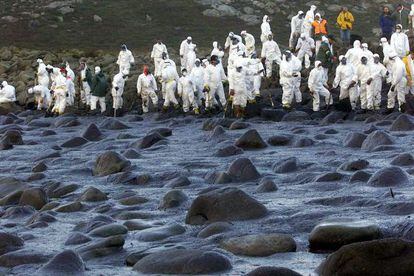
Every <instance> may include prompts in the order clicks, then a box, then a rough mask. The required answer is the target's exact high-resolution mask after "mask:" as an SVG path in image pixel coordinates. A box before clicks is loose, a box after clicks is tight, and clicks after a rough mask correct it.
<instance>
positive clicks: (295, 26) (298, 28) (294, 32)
mask: <svg viewBox="0 0 414 276" xmlns="http://www.w3.org/2000/svg"><path fill="white" fill-rule="evenodd" d="M304 20H305V14H304V13H303V11H299V12H298V14H297V15H295V16H293V17H292V19H291V21H290V38H289V48H290V49H292V50H294V49H295V48H296V44H297V42H298V39H299V37H300V35H301V33H302V25H303V21H304Z"/></svg>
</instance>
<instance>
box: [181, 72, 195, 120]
mask: <svg viewBox="0 0 414 276" xmlns="http://www.w3.org/2000/svg"><path fill="white" fill-rule="evenodd" d="M181 74H182V76H181V78H180V79H179V80H178V88H177V94H178V96H180V97H181V100H182V101H183V111H184V113H187V112H189V111H190V107H192V108H193V111H194V113H195V114H200V111H199V109H198V105H197V101H196V99H195V96H194V91H195V89H196V87H195V84H194V83H193V81H192V79H191V78H190V77H189V76H188V74H187V70H186V69H183V70H182V71H181Z"/></svg>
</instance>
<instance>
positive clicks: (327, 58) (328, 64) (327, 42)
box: [315, 35, 336, 82]
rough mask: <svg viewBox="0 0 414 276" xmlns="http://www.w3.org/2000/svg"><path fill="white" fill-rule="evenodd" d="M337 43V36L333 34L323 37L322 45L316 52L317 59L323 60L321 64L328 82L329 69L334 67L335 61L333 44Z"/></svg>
mask: <svg viewBox="0 0 414 276" xmlns="http://www.w3.org/2000/svg"><path fill="white" fill-rule="evenodd" d="M334 43H335V37H334V36H333V35H328V36H327V37H325V36H324V37H322V43H321V47H320V48H319V51H318V52H317V53H316V59H315V60H318V61H320V62H321V66H322V67H323V70H324V76H325V78H326V82H328V78H329V71H330V70H332V69H333V65H334V63H335V59H336V57H335V55H334V50H333V45H334Z"/></svg>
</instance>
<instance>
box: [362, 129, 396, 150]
mask: <svg viewBox="0 0 414 276" xmlns="http://www.w3.org/2000/svg"><path fill="white" fill-rule="evenodd" d="M392 144H394V142H393V139H392V138H391V136H390V135H389V134H387V133H385V132H384V131H382V130H377V131H374V132H373V133H371V134H370V135H368V137H367V139H365V140H364V142H363V143H362V146H361V149H363V150H367V151H374V150H375V148H377V147H379V146H385V145H392Z"/></svg>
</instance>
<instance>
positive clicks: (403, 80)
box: [387, 53, 407, 109]
mask: <svg viewBox="0 0 414 276" xmlns="http://www.w3.org/2000/svg"><path fill="white" fill-rule="evenodd" d="M396 55H397V54H396V53H391V55H390V63H391V70H392V81H391V89H390V91H389V92H388V103H387V108H389V109H391V108H394V107H395V97H397V100H398V105H399V108H401V106H402V105H403V104H405V95H406V94H407V71H406V69H405V64H404V62H403V61H402V60H401V59H400V58H399V57H398V56H396ZM392 58H394V60H392ZM392 90H394V91H392Z"/></svg>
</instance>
